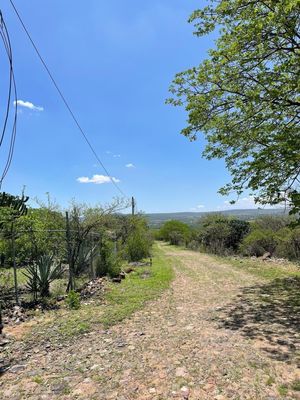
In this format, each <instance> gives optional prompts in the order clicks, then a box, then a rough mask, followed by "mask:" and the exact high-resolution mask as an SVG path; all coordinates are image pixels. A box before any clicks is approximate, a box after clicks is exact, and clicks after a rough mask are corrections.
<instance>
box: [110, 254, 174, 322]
mask: <svg viewBox="0 0 300 400" xmlns="http://www.w3.org/2000/svg"><path fill="white" fill-rule="evenodd" d="M145 272H146V273H147V272H149V276H146V277H145V278H143V275H144V274H145ZM172 278H173V270H172V268H171V264H170V261H169V260H168V259H166V258H165V257H164V256H163V254H162V252H161V251H159V250H158V249H157V248H156V249H155V257H154V260H153V265H152V267H145V268H138V269H137V271H136V272H133V273H131V274H130V275H128V277H127V278H126V279H125V280H124V281H123V282H122V284H121V285H120V286H116V285H111V290H110V292H109V293H108V295H107V302H108V304H107V307H106V310H105V314H104V315H103V317H102V323H103V324H104V325H105V326H106V327H108V326H110V325H113V324H115V323H117V322H120V321H122V320H123V319H124V318H126V317H128V316H130V315H131V314H132V313H133V312H134V311H136V310H138V309H140V308H142V307H143V306H144V304H145V302H147V301H149V300H152V299H154V298H156V297H157V296H159V295H160V294H161V293H162V292H163V290H164V289H166V288H167V287H168V286H169V284H170V281H171V280H172Z"/></svg>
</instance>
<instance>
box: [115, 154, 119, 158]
mask: <svg viewBox="0 0 300 400" xmlns="http://www.w3.org/2000/svg"><path fill="white" fill-rule="evenodd" d="M113 157H114V158H120V157H121V154H114V155H113Z"/></svg>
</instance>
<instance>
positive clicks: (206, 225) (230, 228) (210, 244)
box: [198, 214, 250, 254]
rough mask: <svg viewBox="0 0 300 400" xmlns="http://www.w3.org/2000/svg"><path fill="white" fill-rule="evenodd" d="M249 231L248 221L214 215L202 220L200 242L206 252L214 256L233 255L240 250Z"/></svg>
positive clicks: (199, 232) (199, 233)
mask: <svg viewBox="0 0 300 400" xmlns="http://www.w3.org/2000/svg"><path fill="white" fill-rule="evenodd" d="M249 229H250V225H249V223H248V222H247V221H243V220H239V219H234V218H228V217H226V216H224V215H222V214H213V215H209V216H207V217H205V218H203V219H202V220H200V228H199V231H198V241H199V243H200V245H201V246H202V247H204V249H205V250H206V251H209V252H212V253H214V254H227V253H232V252H236V251H237V250H238V248H239V245H240V243H241V241H242V239H243V237H244V236H245V235H246V234H247V233H248V232H249Z"/></svg>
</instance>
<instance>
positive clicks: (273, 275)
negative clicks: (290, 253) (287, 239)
mask: <svg viewBox="0 0 300 400" xmlns="http://www.w3.org/2000/svg"><path fill="white" fill-rule="evenodd" d="M217 259H218V260H221V261H222V262H225V263H227V264H230V265H232V266H233V267H235V268H238V269H240V270H242V271H245V272H247V273H249V274H251V275H255V276H258V277H260V278H263V279H267V280H273V279H277V278H285V277H288V276H300V269H299V267H298V266H296V265H294V264H291V263H288V264H286V265H285V264H278V263H277V264H276V262H275V263H272V262H268V261H261V260H259V259H258V260H252V259H249V258H238V259H236V258H232V257H217Z"/></svg>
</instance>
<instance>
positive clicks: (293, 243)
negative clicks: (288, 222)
mask: <svg viewBox="0 0 300 400" xmlns="http://www.w3.org/2000/svg"><path fill="white" fill-rule="evenodd" d="M277 238H278V245H277V248H276V255H277V256H278V257H283V258H288V259H290V260H299V259H300V227H296V228H294V229H289V228H284V229H281V230H280V231H279V232H278V233H277Z"/></svg>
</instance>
